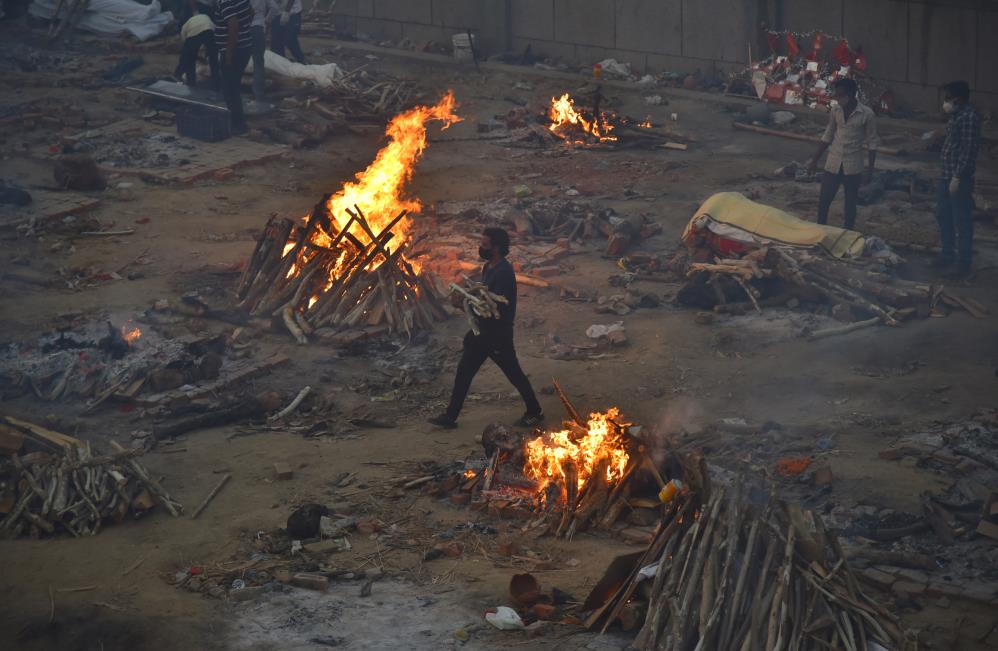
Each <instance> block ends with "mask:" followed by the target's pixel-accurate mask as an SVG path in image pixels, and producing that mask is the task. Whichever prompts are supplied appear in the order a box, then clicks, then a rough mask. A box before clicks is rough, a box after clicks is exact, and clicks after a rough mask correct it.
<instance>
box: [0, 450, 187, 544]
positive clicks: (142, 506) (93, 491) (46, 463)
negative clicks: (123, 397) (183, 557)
mask: <svg viewBox="0 0 998 651" xmlns="http://www.w3.org/2000/svg"><path fill="white" fill-rule="evenodd" d="M29 434H30V432H29ZM142 453H143V450H142V449H141V448H140V449H127V450H126V449H124V448H122V447H120V446H117V445H115V451H114V452H113V453H111V454H107V455H94V454H93V453H92V452H91V450H90V447H89V445H84V444H82V442H80V441H77V440H76V439H72V438H71V437H66V441H65V442H64V443H60V444H59V445H57V446H56V449H55V450H54V451H53V452H31V453H28V454H24V455H19V454H17V453H16V452H15V453H13V454H11V455H10V457H8V458H0V479H2V480H0V485H3V486H4V487H5V489H4V494H3V495H2V496H0V497H3V500H4V503H5V504H6V505H7V510H6V511H5V513H6V514H5V515H4V516H3V517H2V518H0V536H3V537H9V538H16V537H18V536H20V535H24V534H30V535H32V536H36V537H37V536H40V535H42V534H56V533H60V532H66V531H68V532H69V533H71V534H72V535H74V536H76V537H79V536H92V535H95V534H96V533H97V532H98V531H100V529H101V527H102V526H103V525H104V524H105V523H107V522H119V523H120V522H122V521H123V520H124V519H125V518H126V517H128V515H129V514H131V515H132V516H134V517H137V516H139V515H141V514H142V513H144V512H145V511H148V510H149V509H151V508H152V507H153V506H154V505H157V504H158V505H160V506H162V507H163V508H164V509H166V510H167V512H169V513H170V515H172V516H174V517H177V516H179V515H180V513H181V512H182V511H183V509H184V507H183V505H181V504H180V503H179V502H177V501H176V500H174V499H173V498H172V497H171V496H170V494H169V493H168V492H167V491H166V490H165V489H164V488H163V487H162V486H161V485H160V483H159V482H158V481H157V480H156V479H155V478H153V476H152V475H151V474H150V473H149V471H148V470H146V468H145V467H143V466H142V464H140V463H139V462H138V461H137V460H136V457H138V456H140V455H141V454H142Z"/></svg>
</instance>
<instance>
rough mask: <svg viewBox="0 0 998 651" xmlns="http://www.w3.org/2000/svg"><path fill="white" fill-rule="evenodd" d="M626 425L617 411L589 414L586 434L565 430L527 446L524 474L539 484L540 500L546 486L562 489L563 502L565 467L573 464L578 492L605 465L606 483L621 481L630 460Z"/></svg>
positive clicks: (550, 433)
mask: <svg viewBox="0 0 998 651" xmlns="http://www.w3.org/2000/svg"><path fill="white" fill-rule="evenodd" d="M626 427H627V424H626V423H622V422H621V421H620V411H619V410H618V409H617V408H616V407H611V408H610V409H608V410H607V411H606V413H591V414H589V422H588V423H587V429H586V432H585V434H583V435H581V436H580V435H579V434H578V433H576V432H574V431H572V430H569V429H564V430H561V431H559V432H549V433H547V434H544V435H542V436H539V437H537V438H535V439H533V440H531V441H528V442H527V445H526V454H525V460H524V468H523V471H524V474H525V475H526V476H527V477H530V478H531V479H534V480H536V481H537V482H538V492H539V494H540V496H541V498H542V499H543V497H544V495H545V494H546V492H547V488H548V486H550V485H552V484H555V485H558V486H560V487H561V498H560V499H561V500H564V499H565V498H566V491H565V482H566V481H567V476H566V472H565V468H566V465H567V464H568V463H569V462H571V463H574V465H575V468H576V474H577V479H576V481H577V483H578V486H577V488H578V491H579V492H581V491H582V489H583V488H584V487H585V485H586V482H588V481H589V480H590V479H591V478H592V476H593V473H594V472H595V471H596V470H597V468H598V467H599V466H600V465H601V463H602V462H603V461H604V460H605V461H606V480H607V482H610V483H612V482H615V481H619V480H620V479H623V477H624V472H625V470H626V468H627V461H628V459H629V458H630V457H629V455H628V453H627V449H626V445H625V440H624V430H625V428H626Z"/></svg>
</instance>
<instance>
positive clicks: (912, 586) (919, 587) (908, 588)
mask: <svg viewBox="0 0 998 651" xmlns="http://www.w3.org/2000/svg"><path fill="white" fill-rule="evenodd" d="M925 589H926V585H925V584H924V583H915V582H914V581H898V582H897V583H895V584H894V585H893V586H891V590H893V591H894V593H895V594H899V595H912V596H917V595H921V594H925Z"/></svg>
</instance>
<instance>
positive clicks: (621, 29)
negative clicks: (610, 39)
mask: <svg viewBox="0 0 998 651" xmlns="http://www.w3.org/2000/svg"><path fill="white" fill-rule="evenodd" d="M682 5H683V0H617V3H616V21H615V30H616V34H615V41H616V46H617V47H619V48H627V49H629V50H641V51H643V52H654V53H656V54H682V51H683V24H682V15H683V6H682Z"/></svg>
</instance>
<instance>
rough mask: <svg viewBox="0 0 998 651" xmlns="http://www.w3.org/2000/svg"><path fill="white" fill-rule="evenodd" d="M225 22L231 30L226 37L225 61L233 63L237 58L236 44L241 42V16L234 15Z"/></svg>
mask: <svg viewBox="0 0 998 651" xmlns="http://www.w3.org/2000/svg"><path fill="white" fill-rule="evenodd" d="M225 24H226V26H227V27H228V30H229V31H228V34H226V39H225V63H226V64H228V65H232V63H233V62H234V61H235V60H236V59H235V56H236V45H238V43H239V17H238V16H236V15H233V16H232V17H231V18H229V19H228V20H226V21H225Z"/></svg>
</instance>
